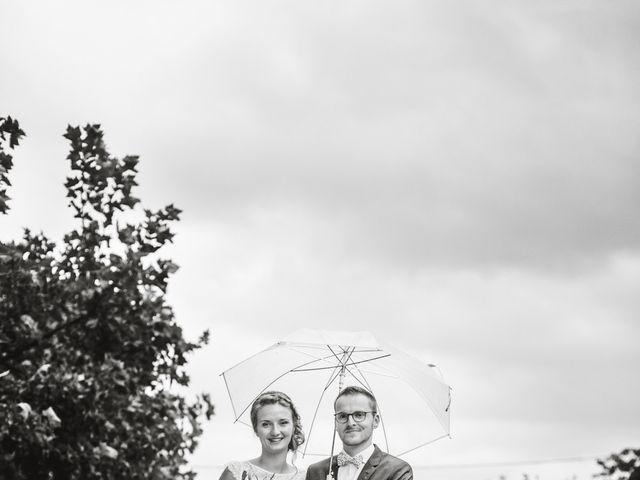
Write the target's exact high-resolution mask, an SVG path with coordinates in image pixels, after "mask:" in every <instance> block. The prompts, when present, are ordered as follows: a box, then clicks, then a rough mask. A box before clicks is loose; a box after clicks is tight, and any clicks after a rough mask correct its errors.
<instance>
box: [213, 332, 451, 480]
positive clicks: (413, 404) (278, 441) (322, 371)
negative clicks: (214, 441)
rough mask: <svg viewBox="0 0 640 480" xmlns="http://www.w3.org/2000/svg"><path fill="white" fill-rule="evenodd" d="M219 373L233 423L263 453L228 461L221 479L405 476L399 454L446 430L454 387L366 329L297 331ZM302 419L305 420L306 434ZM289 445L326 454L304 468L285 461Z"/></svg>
mask: <svg viewBox="0 0 640 480" xmlns="http://www.w3.org/2000/svg"><path fill="white" fill-rule="evenodd" d="M222 376H223V378H224V381H225V384H226V386H227V390H228V393H229V397H230V399H231V403H232V406H233V410H234V414H235V419H236V421H237V422H240V423H245V424H247V425H250V426H251V427H252V428H253V430H254V432H255V433H256V435H257V436H258V438H259V439H260V442H261V446H262V454H261V456H260V457H258V458H256V459H254V460H252V461H247V462H232V463H230V464H229V465H228V466H227V468H226V469H225V471H224V472H223V475H222V477H221V478H222V479H223V480H228V479H229V480H231V479H233V480H254V479H257V480H262V479H263V478H265V479H278V480H284V479H285V478H286V479H295V480H304V479H305V478H306V479H308V480H325V478H328V477H329V476H332V477H333V478H334V479H336V480H344V479H354V480H355V479H359V480H364V479H368V480H378V479H379V480H382V479H398V480H399V479H402V480H408V479H411V478H413V477H412V472H411V468H410V467H409V465H408V464H407V463H406V462H404V461H403V460H401V459H399V458H397V457H401V456H402V455H404V454H405V453H408V452H410V451H412V450H414V449H416V448H419V447H421V446H424V445H426V444H428V443H431V442H433V441H435V440H438V439H439V438H443V437H445V436H448V435H449V406H450V399H451V397H450V388H449V386H448V385H447V384H446V383H445V381H444V379H443V378H442V375H441V374H440V372H439V371H438V370H437V368H436V367H435V366H434V365H432V364H427V363H424V362H422V361H420V360H418V359H416V358H414V357H412V356H410V355H408V354H406V353H404V352H402V351H400V350H398V349H396V348H394V347H393V346H391V345H388V344H385V343H384V342H381V341H379V340H377V339H376V338H375V337H374V336H373V335H371V334H370V333H367V332H329V331H314V330H301V331H298V332H296V333H294V334H293V335H290V336H288V337H286V338H285V339H283V340H282V341H280V342H278V343H276V344H274V345H272V346H271V347H269V348H267V349H266V350H264V351H262V352H259V353H257V354H255V355H253V356H251V357H249V358H247V359H246V360H244V361H243V362H241V363H239V364H238V365H236V366H234V367H232V368H230V369H228V370H227V371H225V372H224V373H223V374H222ZM282 392H286V393H282ZM292 399H293V400H294V401H295V404H294V402H293V401H292ZM301 417H302V418H304V419H305V422H309V419H311V420H310V423H308V424H306V425H307V428H306V438H305V434H304V432H303V431H302V428H301V420H300V418H301ZM374 430H377V431H378V432H380V434H379V436H381V437H382V438H381V442H380V445H381V447H382V448H378V446H376V445H373V443H372V436H373V431H374ZM336 436H338V437H339V438H340V440H341V442H342V444H343V450H342V451H341V452H340V454H336V452H337V451H338V450H339V448H338V447H336ZM285 439H286V440H287V442H286V445H283V443H284V440H285ZM288 451H294V452H301V453H302V455H303V456H305V457H306V456H312V457H313V456H318V457H323V456H324V457H327V456H328V457H329V458H327V459H325V460H324V461H321V462H318V463H315V464H313V465H311V466H310V467H309V469H308V471H307V472H306V473H305V472H302V471H299V470H298V469H297V467H295V466H294V465H291V464H289V463H287V462H286V454H287V452H288ZM353 457H356V458H353ZM345 462H346V463H345ZM329 465H332V468H331V469H330V468H329Z"/></svg>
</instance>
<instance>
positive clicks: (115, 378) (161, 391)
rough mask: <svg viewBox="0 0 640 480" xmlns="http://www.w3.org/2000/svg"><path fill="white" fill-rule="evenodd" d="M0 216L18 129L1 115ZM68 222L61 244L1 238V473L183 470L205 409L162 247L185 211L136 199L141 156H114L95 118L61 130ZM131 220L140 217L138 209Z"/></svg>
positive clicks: (169, 475) (37, 475)
mask: <svg viewBox="0 0 640 480" xmlns="http://www.w3.org/2000/svg"><path fill="white" fill-rule="evenodd" d="M0 127H1V131H2V133H1V137H0V141H1V143H0V166H1V167H0V213H6V212H7V209H8V205H7V200H8V197H7V196H6V189H2V185H3V184H4V185H10V184H9V180H8V178H7V176H6V174H7V173H8V171H9V170H10V168H11V166H12V163H11V156H10V155H9V154H8V153H6V152H7V151H8V149H13V148H14V147H15V146H16V145H18V143H19V141H20V138H21V136H22V135H24V133H23V132H22V130H20V128H19V125H18V123H17V122H15V121H14V120H12V119H11V118H10V117H7V119H4V118H0ZM64 137H65V138H67V139H68V140H69V142H70V153H69V155H68V156H67V159H68V160H69V162H70V166H71V175H70V176H69V177H68V178H67V181H66V184H65V186H66V190H67V197H68V198H69V205H70V207H71V209H72V211H73V213H74V215H75V217H76V218H77V219H78V220H77V226H76V228H74V229H73V230H72V231H71V232H69V233H68V234H67V235H66V236H65V237H64V240H63V241H62V242H61V243H60V244H59V245H56V244H55V243H54V242H52V241H51V240H49V239H48V238H47V237H46V236H44V235H43V234H33V233H32V232H31V231H29V230H25V233H24V237H23V238H22V239H21V240H19V241H11V242H7V243H0V479H12V480H22V479H29V480H39V479H99V478H100V479H102V478H105V479H110V478H113V479H116V478H126V479H128V480H135V479H157V480H161V479H187V478H194V477H195V474H194V473H192V472H190V471H189V469H188V468H187V466H186V459H185V457H186V456H187V455H188V453H190V452H192V451H193V450H194V448H195V447H196V444H197V439H198V437H199V435H200V434H201V432H202V430H201V422H202V420H203V417H207V418H209V416H210V415H212V414H213V406H212V405H211V402H210V400H209V398H208V396H207V395H200V396H198V397H196V398H194V399H192V400H187V399H186V398H184V396H183V395H181V394H180V393H178V392H179V388H181V387H184V386H187V385H188V383H189V377H188V376H187V374H186V372H185V365H186V361H187V356H188V354H189V353H191V352H193V351H194V350H196V349H197V348H199V347H200V346H202V345H204V344H205V343H206V342H207V340H208V332H205V333H204V334H203V335H202V337H201V338H200V339H199V340H198V341H197V342H195V343H191V342H188V341H186V340H185V339H184V337H183V333H182V330H181V328H180V327H179V326H178V325H177V324H176V322H175V318H174V313H173V310H172V308H171V306H170V305H168V304H167V302H166V299H165V293H166V289H167V283H168V280H169V277H170V275H171V274H172V273H174V272H175V271H176V269H177V266H176V265H175V264H174V263H172V262H171V261H170V260H166V259H161V258H159V256H158V250H159V249H160V248H161V247H162V246H163V245H165V244H167V243H168V242H171V241H172V238H173V232H172V231H171V228H170V227H171V225H172V224H173V223H174V222H176V221H178V220H179V215H180V210H179V209H177V208H175V207H174V206H172V205H169V206H167V207H165V208H163V209H160V210H158V211H151V210H147V209H142V208H141V207H140V202H139V199H138V198H136V197H134V196H133V194H132V192H133V191H134V187H135V186H136V173H137V166H138V157H135V156H126V157H124V158H121V159H120V158H115V157H113V156H111V155H110V154H109V153H108V151H107V149H106V147H105V144H104V140H103V132H102V130H101V128H100V126H99V125H87V126H86V127H84V128H78V127H71V126H70V127H68V128H67V131H66V134H65V135H64ZM134 219H135V220H134Z"/></svg>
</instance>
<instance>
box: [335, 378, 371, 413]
mask: <svg viewBox="0 0 640 480" xmlns="http://www.w3.org/2000/svg"><path fill="white" fill-rule="evenodd" d="M347 395H364V396H365V397H367V398H368V399H369V403H371V410H372V411H374V412H376V413H377V412H378V402H377V401H376V397H374V396H373V393H371V392H370V391H369V390H367V389H366V388H362V387H358V386H357V385H349V386H348V387H345V388H343V389H342V391H341V392H340V393H339V394H338V396H337V397H336V399H335V400H334V401H333V409H334V410H335V409H336V403H338V399H339V398H340V397H346V396H347Z"/></svg>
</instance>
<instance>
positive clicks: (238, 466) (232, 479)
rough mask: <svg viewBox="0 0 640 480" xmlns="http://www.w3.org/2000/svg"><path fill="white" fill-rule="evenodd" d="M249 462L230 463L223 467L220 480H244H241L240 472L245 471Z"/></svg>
mask: <svg viewBox="0 0 640 480" xmlns="http://www.w3.org/2000/svg"><path fill="white" fill-rule="evenodd" d="M247 463H249V462H239V461H236V460H234V461H232V462H229V463H227V464H226V465H225V466H224V471H223V472H222V476H221V477H220V480H244V479H242V472H243V471H245V470H246V468H247V467H246V464H247ZM228 474H231V475H230V476H229V475H228Z"/></svg>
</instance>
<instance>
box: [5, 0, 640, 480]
mask: <svg viewBox="0 0 640 480" xmlns="http://www.w3.org/2000/svg"><path fill="white" fill-rule="evenodd" d="M0 39H1V40H2V44H3V48H2V49H0V68H1V75H0V115H12V116H14V117H16V118H18V119H19V120H20V123H21V125H22V126H23V129H24V130H25V131H26V132H27V137H26V139H25V140H24V142H23V145H21V146H20V147H19V149H18V150H17V152H16V154H15V162H16V166H15V168H14V170H13V172H12V176H11V179H12V182H13V184H14V186H13V187H12V189H11V191H10V192H9V194H10V195H11V196H12V198H13V200H12V204H11V206H12V210H11V213H10V215H9V216H3V217H2V218H0V238H2V239H3V240H7V239H10V238H15V237H17V236H19V235H20V232H21V228H22V227H26V226H28V227H31V228H33V229H42V230H44V231H45V232H46V233H47V234H49V235H50V236H52V237H53V238H60V237H61V236H62V234H63V233H64V232H65V231H67V230H69V229H70V228H71V227H72V225H73V223H72V219H71V213H70V211H69V210H68V209H67V208H66V200H65V197H64V189H63V181H64V177H65V175H66V174H67V168H68V167H67V164H66V161H65V155H66V152H67V144H66V142H65V140H64V139H63V138H62V134H63V133H64V130H65V128H66V126H67V124H72V125H77V124H81V125H82V124H86V123H89V122H90V123H100V124H102V125H103V127H104V130H105V132H106V140H107V144H108V147H109V149H110V151H111V153H112V154H114V155H116V156H123V155H126V154H138V155H140V156H141V166H140V176H139V183H140V188H139V191H138V193H139V195H140V196H141V197H142V199H143V202H144V204H145V206H146V207H149V208H160V207H162V206H164V205H165V204H168V203H174V204H176V205H177V206H178V207H180V208H182V209H183V210H184V214H183V220H182V221H181V222H180V223H179V225H178V226H177V236H176V242H175V245H173V246H172V247H171V249H170V250H168V251H167V252H166V255H170V256H171V257H172V258H173V259H174V261H176V263H178V264H179V265H180V266H181V270H180V271H179V272H178V273H177V274H176V275H175V277H174V279H173V282H172V284H171V287H170V288H171V289H170V299H171V302H172V304H173V305H174V306H175V309H176V313H177V317H178V321H179V323H180V324H181V325H182V326H183V327H184V329H185V332H186V333H187V335H189V336H190V337H191V338H195V337H196V336H197V335H198V334H199V333H200V332H201V331H202V330H203V329H205V328H208V329H210V330H211V333H212V342H211V344H210V345H209V346H208V347H207V348H206V349H204V350H203V351H201V352H199V353H198V354H197V355H195V356H194V357H193V359H192V363H191V370H190V371H191V373H192V379H193V391H194V392H197V391H209V392H211V393H212V395H213V398H214V402H215V403H216V407H217V412H218V415H217V416H216V418H215V419H214V420H213V421H212V422H211V423H210V424H209V425H208V427H207V429H206V431H205V434H204V436H203V438H202V442H201V448H200V450H199V451H198V452H197V453H196V455H195V457H194V460H193V462H194V464H195V465H197V466H199V468H201V471H202V472H203V473H205V474H207V475H214V473H213V472H215V469H214V468H213V467H214V466H216V465H220V464H222V463H224V462H226V461H228V460H231V459H234V458H240V459H242V458H248V457H251V456H255V454H257V452H258V444H257V442H256V440H255V439H254V438H253V437H252V436H251V434H250V432H246V431H244V430H243V429H242V427H241V426H239V425H232V424H231V409H230V405H229V402H228V399H227V398H226V396H225V395H226V393H225V390H224V386H223V385H222V381H221V379H220V377H219V376H218V374H219V373H220V372H221V371H222V370H224V369H226V368H228V367H230V366H231V365H233V364H234V363H235V362H236V361H239V360H240V359H242V358H244V357H246V356H248V355H250V354H251V353H253V352H255V351H257V350H259V349H262V348H264V347H266V346H268V345H270V344H272V343H274V342H275V341H276V340H278V339H279V338H281V337H283V336H285V335H287V334H289V333H291V332H292V331H294V330H296V329H298V328H302V327H307V328H325V329H346V330H370V331H372V332H373V333H374V334H375V335H378V336H380V337H382V338H385V339H387V340H388V341H389V342H391V343H394V344H396V345H397V346H400V347H402V348H404V349H406V350H407V351H409V352H411V353H412V354H414V355H416V356H418V357H420V358H422V359H424V360H425V361H428V362H432V363H435V364H437V365H438V366H439V367H440V369H441V370H442V372H443V373H444V375H445V377H446V379H447V380H448V381H449V383H450V384H451V385H452V387H453V406H452V418H451V424H452V437H453V438H452V439H451V440H446V441H441V442H439V443H437V444H433V445H432V446H429V447H426V448H424V449H422V450H421V451H420V453H419V455H416V456H414V457H411V459H410V460H411V461H412V463H414V464H415V465H431V466H433V465H466V464H477V463H491V462H494V463H500V462H517V461H521V460H527V461H529V460H530V461H533V460H542V459H549V458H574V457H585V458H587V459H589V458H593V457H595V456H599V455H603V454H608V453H610V452H613V451H617V450H620V449H622V448H623V447H627V446H636V447H637V446H638V442H639V441H640V415H638V407H637V405H638V398H639V397H640V375H638V365H640V348H638V345H637V343H638V340H639V339H640V320H639V319H638V315H639V314H640V295H639V293H640V292H639V291H638V288H639V287H638V285H640V223H639V222H638V218H639V213H640V158H639V154H640V89H638V85H640V56H639V55H638V50H639V48H640V5H639V4H638V3H637V2H635V1H632V0H619V1H615V2H611V1H604V0H562V1H558V0H540V1H536V2H531V1H513V0H511V1H506V0H505V1H499V0H489V1H485V2H472V1H457V2H446V1H427V0H425V1H409V0H406V1H405V0H400V1H394V2H379V1H371V0H370V1H366V2H365V1H356V0H349V1H346V2H345V1H333V0H330V1H323V2H310V1H299V0H298V1H275V2H261V1H245V0H234V1H225V2H213V1H207V2H205V1H202V2H199V1H188V2H175V1H159V0H154V1H136V2H124V1H112V2H95V1H67V2H58V3H54V2H48V1H39V2H38V1H28V2H19V1H7V0H1V1H0ZM208 466H212V469H211V470H209V469H208V468H209V467H208ZM552 466H553V467H554V468H555V470H549V471H547V472H545V474H544V475H545V476H543V477H542V478H543V479H547V478H560V479H564V478H567V477H568V476H569V475H571V474H572V473H575V472H578V473H579V474H580V475H584V477H581V478H589V477H588V475H587V473H588V472H590V471H593V470H596V467H595V463H594V462H593V461H592V460H587V461H583V462H577V463H568V462H565V463H559V464H555V465H552ZM533 470H534V467H532V466H527V465H524V466H518V467H517V470H514V471H513V472H514V473H513V475H514V477H513V478H518V477H517V476H515V475H519V472H522V471H529V472H530V471H533ZM499 471H500V472H502V473H504V472H507V473H511V470H509V469H507V468H506V467H504V468H501V469H500V470H499ZM461 472H463V469H456V468H449V469H439V470H437V469H436V470H433V471H431V472H430V473H429V475H431V477H433V478H442V479H448V478H457V477H456V476H458V477H459V476H461V475H462V473H461ZM496 472H498V471H497V470H496V471H495V472H494V471H489V470H486V469H482V468H476V469H472V470H465V471H464V476H465V477H467V478H468V477H469V476H470V475H471V476H473V477H474V478H478V479H480V478H483V479H484V478H487V479H488V478H492V477H495V475H497V473H496ZM207 475H204V476H203V478H207Z"/></svg>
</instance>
